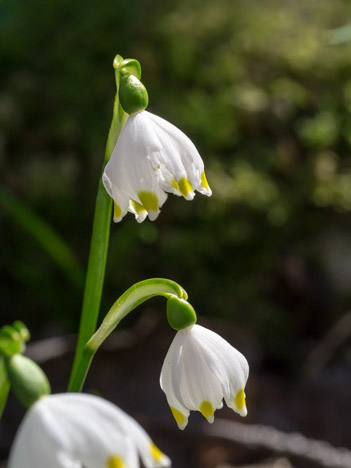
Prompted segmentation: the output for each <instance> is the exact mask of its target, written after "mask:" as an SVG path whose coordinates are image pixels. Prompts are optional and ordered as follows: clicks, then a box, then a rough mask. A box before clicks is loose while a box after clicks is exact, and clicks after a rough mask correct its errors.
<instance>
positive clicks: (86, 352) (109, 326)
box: [69, 278, 188, 392]
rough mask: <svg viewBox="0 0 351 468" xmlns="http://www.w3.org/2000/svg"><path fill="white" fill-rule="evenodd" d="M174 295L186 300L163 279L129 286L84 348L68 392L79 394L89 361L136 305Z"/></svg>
mask: <svg viewBox="0 0 351 468" xmlns="http://www.w3.org/2000/svg"><path fill="white" fill-rule="evenodd" d="M169 295H176V296H178V297H179V298H180V299H187V297H188V296H187V293H186V292H185V290H184V289H183V288H182V287H181V286H179V284H177V283H175V282H174V281H171V280H168V279H164V278H151V279H147V280H144V281H141V282H139V283H136V284H134V285H133V286H131V287H130V288H129V289H127V291H125V292H124V293H123V294H122V296H120V297H119V298H118V299H117V301H116V302H115V303H114V304H113V306H112V307H111V309H110V310H109V312H108V313H107V315H106V317H105V319H104V320H103V322H102V324H101V325H100V327H99V329H98V330H97V331H96V332H95V333H94V335H93V336H92V337H91V338H90V340H89V341H88V342H87V344H86V345H85V346H84V348H83V350H82V354H81V359H80V362H79V365H78V366H77V368H76V371H75V372H74V373H73V374H72V378H71V382H70V387H69V391H71V392H79V391H80V390H81V388H82V386H83V384H84V381H85V378H86V375H87V373H88V370H89V367H90V364H91V361H92V359H93V357H94V354H95V353H96V351H97V350H98V348H99V346H100V345H101V343H103V341H104V340H105V339H106V338H107V337H108V336H109V335H110V333H111V332H112V331H113V330H114V329H115V328H116V327H117V325H118V324H119V322H120V321H121V320H122V319H123V318H124V317H125V316H126V315H128V314H129V312H131V311H132V310H134V309H135V308H136V307H137V306H138V305H140V304H142V303H143V302H145V301H147V300H148V299H150V298H152V297H154V296H165V297H168V296H169Z"/></svg>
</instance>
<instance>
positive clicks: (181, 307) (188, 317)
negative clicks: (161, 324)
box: [167, 296, 197, 330]
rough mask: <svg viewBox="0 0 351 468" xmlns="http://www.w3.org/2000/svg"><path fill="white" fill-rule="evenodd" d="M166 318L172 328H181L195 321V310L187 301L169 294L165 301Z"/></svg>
mask: <svg viewBox="0 0 351 468" xmlns="http://www.w3.org/2000/svg"><path fill="white" fill-rule="evenodd" d="M167 320H168V323H169V324H170V326H171V327H172V328H174V330H183V329H184V328H188V327H190V326H191V325H194V324H195V323H196V320H197V317H196V313H195V310H194V308H193V306H192V305H191V304H189V302H187V301H185V300H184V299H179V297H177V296H170V297H169V299H168V301H167Z"/></svg>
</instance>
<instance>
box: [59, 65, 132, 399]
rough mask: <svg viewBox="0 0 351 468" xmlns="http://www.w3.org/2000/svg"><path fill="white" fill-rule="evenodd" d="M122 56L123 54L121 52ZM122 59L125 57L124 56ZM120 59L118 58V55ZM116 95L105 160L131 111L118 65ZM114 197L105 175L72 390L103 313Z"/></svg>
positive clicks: (98, 196)
mask: <svg viewBox="0 0 351 468" xmlns="http://www.w3.org/2000/svg"><path fill="white" fill-rule="evenodd" d="M117 57H119V56H117ZM120 59H122V58H121V57H120ZM115 60H116V59H115ZM117 65H118V63H117ZM115 77H116V88H117V90H116V97H115V101H114V105H113V117H112V122H111V127H110V130H109V134H108V138H107V143H106V150H105V163H106V162H107V161H108V160H109V159H110V157H111V154H112V151H113V149H114V147H115V145H116V142H117V139H118V136H119V134H120V133H121V130H122V128H123V125H124V124H125V122H126V120H127V118H128V115H127V114H126V113H125V112H124V111H123V109H122V108H121V106H120V104H119V97H118V90H119V68H118V66H116V67H115ZM111 209H112V200H111V198H110V196H109V195H108V194H107V192H106V190H105V188H104V186H103V183H102V180H101V177H100V180H99V186H98V193H97V198H96V204H95V213H94V221H93V230H92V235H91V243H90V252H89V260H88V269H87V276H86V280H85V288H84V296H83V306H82V314H81V319H80V326H79V333H78V342H77V347H76V353H75V357H74V362H73V367H72V372H71V377H70V381H69V384H68V391H74V390H73V387H72V385H73V384H72V380H73V376H74V375H75V374H76V373H77V372H78V366H79V363H80V361H81V358H82V354H83V348H84V346H85V344H86V343H87V342H88V340H89V339H90V337H91V336H92V335H93V334H94V332H95V330H96V324H97V320H98V316H99V310H100V303H101V295H102V289H103V285H104V278H105V269H106V260H107V251H108V242H109V234H110V225H111V215H112V214H111Z"/></svg>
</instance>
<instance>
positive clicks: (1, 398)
mask: <svg viewBox="0 0 351 468" xmlns="http://www.w3.org/2000/svg"><path fill="white" fill-rule="evenodd" d="M9 390H10V382H9V381H8V379H7V374H6V368H5V362H4V359H3V358H2V357H0V419H1V416H2V413H3V411H4V408H5V405H6V401H7V395H8V393H9Z"/></svg>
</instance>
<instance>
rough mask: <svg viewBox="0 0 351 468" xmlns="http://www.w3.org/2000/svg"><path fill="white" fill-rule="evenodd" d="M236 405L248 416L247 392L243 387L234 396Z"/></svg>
mask: <svg viewBox="0 0 351 468" xmlns="http://www.w3.org/2000/svg"><path fill="white" fill-rule="evenodd" d="M234 405H235V407H236V408H237V409H238V411H240V412H241V413H242V414H243V413H245V416H246V413H247V411H246V402H245V392H244V389H243V388H241V389H240V390H239V391H238V393H237V394H236V395H235V397H234Z"/></svg>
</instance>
